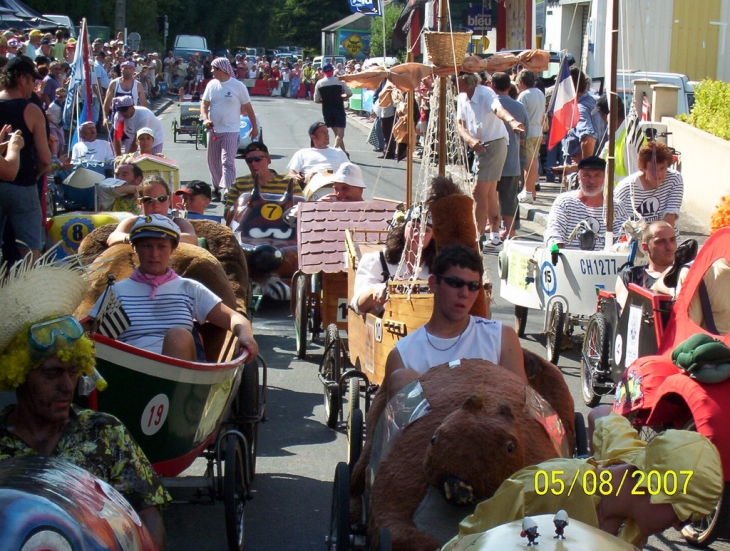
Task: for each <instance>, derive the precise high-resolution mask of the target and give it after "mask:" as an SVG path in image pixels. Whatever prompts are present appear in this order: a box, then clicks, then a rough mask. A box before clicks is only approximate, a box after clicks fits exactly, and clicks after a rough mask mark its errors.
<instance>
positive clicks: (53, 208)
mask: <svg viewBox="0 0 730 551" xmlns="http://www.w3.org/2000/svg"><path fill="white" fill-rule="evenodd" d="M51 180H53V178H49V179H48V189H47V190H46V216H47V217H48V218H53V217H54V216H56V215H57V214H58V206H57V205H56V192H55V190H56V185H55V184H54V183H53V182H51Z"/></svg>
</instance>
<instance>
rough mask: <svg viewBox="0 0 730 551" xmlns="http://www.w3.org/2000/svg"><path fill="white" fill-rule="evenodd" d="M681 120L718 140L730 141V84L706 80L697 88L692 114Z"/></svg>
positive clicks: (683, 116) (682, 117) (684, 116)
mask: <svg viewBox="0 0 730 551" xmlns="http://www.w3.org/2000/svg"><path fill="white" fill-rule="evenodd" d="M680 120H682V121H684V122H686V123H688V124H691V125H692V126H694V127H695V128H699V129H700V130H704V131H705V132H708V133H710V134H712V135H714V136H717V137H718V138H723V139H724V140H730V83H728V82H721V81H719V80H710V79H706V80H703V81H702V82H700V83H699V84H698V85H696V86H695V104H694V107H693V108H692V113H691V114H690V115H689V116H687V115H682V116H681V117H680Z"/></svg>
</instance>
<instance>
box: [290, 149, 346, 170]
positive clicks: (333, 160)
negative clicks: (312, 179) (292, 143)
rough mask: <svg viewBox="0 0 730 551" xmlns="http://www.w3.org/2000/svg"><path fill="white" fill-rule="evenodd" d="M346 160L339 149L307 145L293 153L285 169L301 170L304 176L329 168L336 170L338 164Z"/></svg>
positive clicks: (338, 166)
mask: <svg viewBox="0 0 730 551" xmlns="http://www.w3.org/2000/svg"><path fill="white" fill-rule="evenodd" d="M348 160H349V159H348V158H347V155H346V154H345V152H344V151H342V150H341V149H335V148H334V147H329V146H327V147H325V148H324V149H318V148H316V147H308V148H306V149H300V150H299V151H297V152H296V153H294V156H293V157H292V158H291V161H289V165H288V166H287V169H289V170H294V172H303V173H304V175H305V176H308V175H310V174H317V173H318V172H324V171H325V170H330V169H332V170H333V171H337V169H338V168H340V165H341V164H342V163H346V162H347V161H348Z"/></svg>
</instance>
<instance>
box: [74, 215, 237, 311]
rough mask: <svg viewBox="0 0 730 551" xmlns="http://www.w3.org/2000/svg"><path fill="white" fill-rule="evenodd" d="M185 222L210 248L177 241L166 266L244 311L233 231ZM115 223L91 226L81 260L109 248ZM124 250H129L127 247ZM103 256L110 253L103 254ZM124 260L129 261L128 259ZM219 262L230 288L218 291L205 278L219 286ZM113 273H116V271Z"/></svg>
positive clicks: (207, 223)
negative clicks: (208, 269) (230, 295)
mask: <svg viewBox="0 0 730 551" xmlns="http://www.w3.org/2000/svg"><path fill="white" fill-rule="evenodd" d="M188 222H190V223H191V224H192V226H193V228H194V229H195V233H196V234H197V235H198V237H204V238H205V239H206V241H207V242H208V251H210V252H208V251H206V250H205V249H201V248H199V247H194V246H192V245H186V246H185V247H182V245H185V243H181V246H180V247H178V249H177V250H176V251H175V253H174V254H173V255H172V258H171V259H170V267H171V268H172V269H173V270H174V271H175V272H176V273H177V274H178V275H181V276H183V277H190V278H192V279H195V280H198V281H200V282H201V283H203V284H204V285H205V286H206V287H208V288H209V289H210V290H211V291H213V292H214V293H215V294H217V295H218V296H219V297H221V298H222V299H223V303H224V304H225V305H226V306H230V307H231V308H233V309H234V310H238V311H239V312H246V308H247V306H248V301H249V292H248V291H249V287H248V265H247V264H246V258H245V257H244V255H243V251H242V250H241V245H239V243H238V241H237V240H236V237H235V236H234V235H233V232H232V231H231V230H230V229H229V228H228V227H226V226H223V225H222V224H218V223H217V222H213V221H211V220H188ZM116 227H117V225H116V224H107V225H105V226H101V227H100V228H97V229H95V230H94V231H92V232H91V233H90V234H89V235H87V236H86V238H85V239H84V240H83V241H82V242H81V245H80V246H79V255H81V261H82V262H83V263H84V264H91V263H92V262H93V261H94V260H95V259H96V258H97V257H98V256H99V255H101V254H102V253H103V252H104V251H106V250H107V249H108V248H109V247H108V245H107V244H106V240H107V238H108V237H109V235H110V234H111V233H112V232H113V231H114V230H115V229H116ZM120 250H122V249H120ZM124 250H126V251H128V252H131V247H128V248H127V249H124ZM187 256H189V258H186V257H187ZM105 258H113V257H112V256H109V255H106V256H105ZM216 260H217V262H216ZM127 262H129V263H131V262H133V261H132V260H131V259H129V260H128V261H127ZM209 263H210V264H214V265H217V267H212V268H211V270H212V271H211V276H206V275H205V273H206V266H207V265H208V264H209ZM129 266H131V264H129ZM221 266H222V270H223V273H224V275H225V276H226V277H227V278H228V282H229V284H230V289H225V290H224V289H223V288H222V287H221V290H220V293H219V292H218V290H216V289H214V288H213V287H211V285H209V278H210V283H211V284H212V285H213V286H219V284H217V283H216V280H217V279H218V278H219V273H218V272H219V269H220V267H221ZM134 267H136V259H135V260H134ZM134 267H132V268H131V269H130V270H129V272H128V273H127V272H124V273H125V274H126V275H124V277H117V280H120V279H124V278H126V277H129V275H130V274H131V273H132V271H133V270H134ZM180 270H193V271H194V272H195V273H196V274H197V275H192V273H191V272H185V273H183V272H181V271H180ZM114 273H115V274H116V272H114ZM105 277H106V274H105ZM104 283H105V282H104ZM231 290H232V291H233V295H234V297H235V301H234V302H233V303H232V304H231V303H229V302H228V300H227V299H226V298H225V297H224V296H223V295H222V294H227V293H230V292H231ZM221 293H222V294H221ZM99 294H100V293H99ZM97 297H98V295H97ZM94 300H96V299H94ZM92 305H93V302H92ZM82 306H83V305H82ZM89 309H91V305H89V307H88V308H87V309H86V312H88V311H89Z"/></svg>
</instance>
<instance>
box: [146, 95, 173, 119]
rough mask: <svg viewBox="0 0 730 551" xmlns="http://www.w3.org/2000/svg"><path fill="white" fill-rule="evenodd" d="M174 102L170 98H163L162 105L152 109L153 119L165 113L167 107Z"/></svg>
mask: <svg viewBox="0 0 730 551" xmlns="http://www.w3.org/2000/svg"><path fill="white" fill-rule="evenodd" d="M175 101H176V100H174V99H171V98H170V99H168V98H165V99H164V100H162V103H161V104H160V105H159V106H156V107H154V109H153V110H152V112H153V113H154V114H155V117H159V116H160V115H161V114H162V113H164V112H165V110H167V108H168V107H170V106H171V105H172V104H173V103H175Z"/></svg>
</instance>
